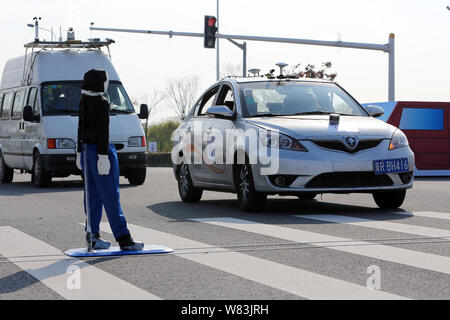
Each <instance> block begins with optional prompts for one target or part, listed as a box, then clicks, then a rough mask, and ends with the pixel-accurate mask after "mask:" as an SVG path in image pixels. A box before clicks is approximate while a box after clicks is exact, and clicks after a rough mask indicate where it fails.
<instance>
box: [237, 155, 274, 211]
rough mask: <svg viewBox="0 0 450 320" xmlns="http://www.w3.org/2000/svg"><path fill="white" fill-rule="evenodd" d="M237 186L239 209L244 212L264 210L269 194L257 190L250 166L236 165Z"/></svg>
mask: <svg viewBox="0 0 450 320" xmlns="http://www.w3.org/2000/svg"><path fill="white" fill-rule="evenodd" d="M235 185H236V192H237V198H238V202H239V207H240V208H241V209H242V210H243V211H246V212H257V211H261V210H262V209H264V206H265V205H266V202H267V194H265V193H261V192H257V191H256V190H255V183H254V181H253V173H252V168H251V166H250V164H248V163H246V164H241V165H236V170H235Z"/></svg>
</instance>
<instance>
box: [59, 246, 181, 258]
mask: <svg viewBox="0 0 450 320" xmlns="http://www.w3.org/2000/svg"><path fill="white" fill-rule="evenodd" d="M171 252H173V249H171V248H167V247H165V246H159V245H148V246H145V247H144V249H142V250H139V251H126V250H121V249H120V247H110V248H109V249H106V250H93V251H88V250H87V248H78V249H70V250H67V251H65V252H64V254H66V255H67V256H69V257H74V258H89V257H112V256H132V255H143V254H164V253H171Z"/></svg>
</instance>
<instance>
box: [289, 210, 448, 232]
mask: <svg viewBox="0 0 450 320" xmlns="http://www.w3.org/2000/svg"><path fill="white" fill-rule="evenodd" d="M294 217H297V218H304V219H310V220H318V221H324V222H333V223H343V224H349V225H352V226H359V227H368V228H375V229H382V230H387V231H393V232H401V233H409V234H415V235H418V236H423V237H442V238H447V237H448V238H450V230H444V229H436V228H430V227H422V226H416V225H411V224H403V223H397V222H390V221H392V220H390V221H389V222H387V221H379V220H372V219H365V218H355V217H349V216H340V215H334V214H310V215H308V214H302V215H295V216H294Z"/></svg>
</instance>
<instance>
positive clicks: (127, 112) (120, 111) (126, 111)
mask: <svg viewBox="0 0 450 320" xmlns="http://www.w3.org/2000/svg"><path fill="white" fill-rule="evenodd" d="M109 111H110V112H117V113H126V114H130V113H133V112H132V111H130V110H121V109H111V110H109Z"/></svg>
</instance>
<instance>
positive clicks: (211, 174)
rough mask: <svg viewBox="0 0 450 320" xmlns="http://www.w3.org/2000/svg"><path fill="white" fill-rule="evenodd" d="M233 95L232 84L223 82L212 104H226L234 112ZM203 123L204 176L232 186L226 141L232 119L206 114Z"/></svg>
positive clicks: (211, 180) (227, 142)
mask: <svg viewBox="0 0 450 320" xmlns="http://www.w3.org/2000/svg"><path fill="white" fill-rule="evenodd" d="M235 96H236V95H235V93H234V91H233V87H232V85H231V84H229V83H226V82H225V83H223V84H222V86H221V87H220V90H219V94H218V95H217V99H216V101H215V102H214V105H216V106H227V107H228V108H229V109H230V110H231V111H233V112H234V113H236V102H235ZM205 112H206V111H205ZM204 123H205V138H204V144H203V155H204V163H203V170H204V172H205V176H207V178H208V182H210V183H214V184H216V185H218V186H220V187H226V188H228V187H232V184H233V166H232V163H231V162H230V163H228V164H227V151H228V149H229V143H230V141H227V135H228V134H230V133H231V132H232V130H233V129H234V119H224V118H218V117H213V116H208V118H207V119H205V121H204ZM228 160H230V159H228Z"/></svg>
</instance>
